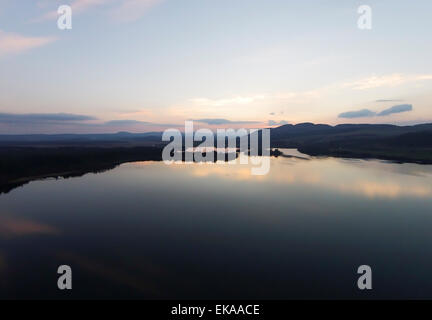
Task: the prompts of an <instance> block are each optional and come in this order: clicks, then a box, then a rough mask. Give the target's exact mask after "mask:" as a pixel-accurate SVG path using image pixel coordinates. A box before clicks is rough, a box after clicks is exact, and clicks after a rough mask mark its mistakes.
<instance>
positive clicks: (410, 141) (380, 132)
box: [271, 123, 432, 163]
mask: <svg viewBox="0 0 432 320" xmlns="http://www.w3.org/2000/svg"><path fill="white" fill-rule="evenodd" d="M271 145H272V147H279V148H281V147H285V148H297V149H299V151H301V152H303V153H306V154H309V155H330V156H337V157H352V158H378V159H387V160H395V161H404V162H419V163H432V124H431V123H429V124H419V125H414V126H395V125H387V124H341V125H337V126H330V125H326V124H313V123H300V124H297V125H290V124H287V125H283V126H280V127H278V128H274V129H271Z"/></svg>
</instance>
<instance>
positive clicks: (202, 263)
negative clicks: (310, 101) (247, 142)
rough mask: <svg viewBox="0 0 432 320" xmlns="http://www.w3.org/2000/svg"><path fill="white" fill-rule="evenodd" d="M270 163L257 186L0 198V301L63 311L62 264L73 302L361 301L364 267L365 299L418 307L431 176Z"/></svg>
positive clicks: (154, 185) (168, 169)
mask: <svg viewBox="0 0 432 320" xmlns="http://www.w3.org/2000/svg"><path fill="white" fill-rule="evenodd" d="M283 152H284V153H285V155H286V156H284V157H282V156H280V157H277V158H275V157H272V158H271V159H270V161H271V169H270V172H269V174H267V175H264V176H257V175H252V174H251V170H250V166H251V165H252V164H250V165H234V164H230V163H218V164H208V163H207V164H204V163H191V164H172V165H165V164H164V163H161V162H136V163H127V164H123V165H121V166H119V167H117V168H115V169H113V170H111V171H107V172H104V173H100V174H86V175H84V176H82V177H79V178H71V179H60V180H45V181H33V182H30V183H29V184H27V185H25V186H24V187H22V188H18V189H14V190H12V191H11V192H10V193H8V194H6V195H2V196H0V247H1V248H2V250H1V251H0V277H1V278H0V297H3V298H11V297H17V298H22V297H26V298H31V297H38V298H39V297H48V298H52V297H54V298H58V297H60V298H64V297H65V296H64V295H63V296H62V293H61V292H59V291H58V290H57V287H56V276H57V274H56V270H57V267H58V266H59V265H61V264H68V265H71V267H72V269H73V272H74V277H73V279H74V284H73V287H74V289H73V290H72V293H70V294H68V296H67V297H73V298H149V299H157V298H175V299H188V298H195V299H197V298H200V299H206V298H207V299H221V298H224V299H230V298H242V299H248V298H267V299H271V298H274V299H286V298H362V297H363V296H362V295H361V294H360V293H359V292H358V290H356V287H355V281H356V276H357V274H356V268H357V267H358V266H359V265H361V264H368V265H371V266H372V268H373V270H374V279H375V280H374V281H377V284H379V285H377V286H376V287H374V290H373V292H371V293H368V294H369V296H368V297H371V298H374V297H377V298H394V297H397V298H404V297H405V298H406V297H408V298H432V277H431V276H430V269H431V268H432V253H431V252H430V250H429V248H430V245H431V244H432V236H431V234H430V225H432V215H430V208H431V206H432V197H431V195H432V189H431V188H432V183H431V182H432V166H422V165H416V164H396V163H386V162H382V161H365V160H348V159H336V158H313V157H311V158H310V157H305V156H304V155H302V154H300V153H298V152H297V151H295V150H283ZM290 155H291V156H294V157H289V156H290ZM249 163H251V162H249ZM23 274H24V275H26V276H25V277H23V276H22V275H23Z"/></svg>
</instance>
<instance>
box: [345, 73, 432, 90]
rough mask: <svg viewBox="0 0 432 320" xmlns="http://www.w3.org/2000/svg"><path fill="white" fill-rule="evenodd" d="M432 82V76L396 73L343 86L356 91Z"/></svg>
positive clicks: (372, 77) (371, 77)
mask: <svg viewBox="0 0 432 320" xmlns="http://www.w3.org/2000/svg"><path fill="white" fill-rule="evenodd" d="M424 80H432V74H420V75H418V74H417V75H407V74H401V73H394V74H390V75H383V76H376V75H373V76H370V77H367V78H363V79H360V80H357V81H354V82H348V83H344V84H342V87H349V88H352V89H354V90H366V89H375V88H381V87H395V86H399V85H402V84H405V83H409V82H416V81H424Z"/></svg>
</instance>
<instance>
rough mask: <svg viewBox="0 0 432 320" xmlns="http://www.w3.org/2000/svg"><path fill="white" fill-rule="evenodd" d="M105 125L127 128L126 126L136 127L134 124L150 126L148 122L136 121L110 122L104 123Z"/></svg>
mask: <svg viewBox="0 0 432 320" xmlns="http://www.w3.org/2000/svg"><path fill="white" fill-rule="evenodd" d="M104 124H105V125H108V126H111V125H114V126H124V125H126V126H128V125H136V124H150V122H145V121H138V120H111V121H107V122H105V123H104Z"/></svg>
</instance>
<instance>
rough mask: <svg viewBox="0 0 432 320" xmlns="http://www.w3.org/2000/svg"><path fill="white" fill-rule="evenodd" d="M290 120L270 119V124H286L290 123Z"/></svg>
mask: <svg viewBox="0 0 432 320" xmlns="http://www.w3.org/2000/svg"><path fill="white" fill-rule="evenodd" d="M288 123H289V122H288V121H285V120H281V121H274V120H269V121H268V125H269V126H283V125H284V124H288Z"/></svg>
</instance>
